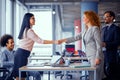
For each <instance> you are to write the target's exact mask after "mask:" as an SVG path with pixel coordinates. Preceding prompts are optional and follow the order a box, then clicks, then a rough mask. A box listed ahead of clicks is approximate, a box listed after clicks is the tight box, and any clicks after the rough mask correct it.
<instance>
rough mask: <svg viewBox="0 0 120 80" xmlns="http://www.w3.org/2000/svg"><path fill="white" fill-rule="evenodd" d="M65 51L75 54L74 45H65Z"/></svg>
mask: <svg viewBox="0 0 120 80" xmlns="http://www.w3.org/2000/svg"><path fill="white" fill-rule="evenodd" d="M65 49H66V51H67V52H75V45H74V44H69V45H65Z"/></svg>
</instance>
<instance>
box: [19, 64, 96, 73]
mask: <svg viewBox="0 0 120 80" xmlns="http://www.w3.org/2000/svg"><path fill="white" fill-rule="evenodd" d="M73 65H78V64H73ZM79 65H80V64H79ZM19 70H20V71H29V70H30V71H38V70H41V71H51V70H52V71H62V70H63V71H64V70H65V71H67V70H68V71H81V70H92V71H93V70H96V67H80V68H73V67H52V66H44V67H27V66H23V67H21V68H19Z"/></svg>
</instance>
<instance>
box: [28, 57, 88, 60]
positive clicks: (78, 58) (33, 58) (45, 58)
mask: <svg viewBox="0 0 120 80" xmlns="http://www.w3.org/2000/svg"><path fill="white" fill-rule="evenodd" d="M63 58H64V59H68V58H69V59H70V60H87V57H63ZM29 59H30V60H51V59H52V57H30V58H29Z"/></svg>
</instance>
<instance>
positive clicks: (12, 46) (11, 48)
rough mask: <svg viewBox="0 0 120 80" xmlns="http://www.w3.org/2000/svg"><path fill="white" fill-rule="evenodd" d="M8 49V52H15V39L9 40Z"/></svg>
mask: <svg viewBox="0 0 120 80" xmlns="http://www.w3.org/2000/svg"><path fill="white" fill-rule="evenodd" d="M6 47H7V49H8V50H10V51H11V50H13V48H14V40H13V39H8V41H7V43H6Z"/></svg>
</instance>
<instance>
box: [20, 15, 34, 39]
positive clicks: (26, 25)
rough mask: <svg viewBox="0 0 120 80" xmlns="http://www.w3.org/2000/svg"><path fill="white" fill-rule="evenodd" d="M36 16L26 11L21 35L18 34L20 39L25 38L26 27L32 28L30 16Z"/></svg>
mask: <svg viewBox="0 0 120 80" xmlns="http://www.w3.org/2000/svg"><path fill="white" fill-rule="evenodd" d="M32 16H34V15H33V14H32V13H26V14H25V15H24V18H23V22H22V25H21V29H20V32H19V36H18V39H22V38H23V32H24V30H25V29H29V28H30V18H31V17H32Z"/></svg>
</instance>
